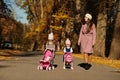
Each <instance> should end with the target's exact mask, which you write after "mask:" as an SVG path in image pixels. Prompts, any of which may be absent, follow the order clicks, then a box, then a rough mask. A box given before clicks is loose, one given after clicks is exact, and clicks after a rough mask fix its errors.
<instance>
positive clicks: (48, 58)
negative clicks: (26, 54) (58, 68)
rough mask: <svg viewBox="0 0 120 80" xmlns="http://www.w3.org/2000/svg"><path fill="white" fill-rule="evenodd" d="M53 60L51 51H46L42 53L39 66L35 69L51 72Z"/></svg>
mask: <svg viewBox="0 0 120 80" xmlns="http://www.w3.org/2000/svg"><path fill="white" fill-rule="evenodd" d="M53 59H54V54H53V50H51V49H46V50H45V52H44V56H43V58H42V60H40V61H39V63H40V64H39V65H38V67H37V69H38V70H43V69H45V70H51V69H54V66H53Z"/></svg>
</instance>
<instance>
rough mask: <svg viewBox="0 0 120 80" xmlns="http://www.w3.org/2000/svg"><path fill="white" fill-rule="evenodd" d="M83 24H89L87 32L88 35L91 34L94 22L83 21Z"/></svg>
mask: <svg viewBox="0 0 120 80" xmlns="http://www.w3.org/2000/svg"><path fill="white" fill-rule="evenodd" d="M83 24H87V31H86V34H87V33H89V32H90V31H91V29H92V25H93V22H92V20H89V22H85V20H84V21H83Z"/></svg>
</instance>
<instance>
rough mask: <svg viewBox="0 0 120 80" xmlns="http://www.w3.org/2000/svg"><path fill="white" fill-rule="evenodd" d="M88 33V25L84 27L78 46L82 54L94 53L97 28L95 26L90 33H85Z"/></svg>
mask: <svg viewBox="0 0 120 80" xmlns="http://www.w3.org/2000/svg"><path fill="white" fill-rule="evenodd" d="M86 31H87V24H84V25H82V27H81V30H80V34H79V39H78V44H80V52H81V53H93V46H94V44H95V39H96V28H95V24H93V25H92V28H91V30H90V32H89V33H86V34H85V33H84V32H86Z"/></svg>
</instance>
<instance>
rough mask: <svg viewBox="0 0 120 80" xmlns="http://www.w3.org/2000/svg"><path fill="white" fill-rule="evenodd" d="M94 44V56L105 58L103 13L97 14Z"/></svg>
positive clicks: (104, 19)
mask: <svg viewBox="0 0 120 80" xmlns="http://www.w3.org/2000/svg"><path fill="white" fill-rule="evenodd" d="M97 21H98V23H97V29H96V32H97V35H96V44H95V47H94V55H97V56H102V57H105V37H106V25H107V24H106V21H107V15H106V14H103V13H99V14H98V20H97Z"/></svg>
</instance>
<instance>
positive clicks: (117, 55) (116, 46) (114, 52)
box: [109, 2, 120, 59]
mask: <svg viewBox="0 0 120 80" xmlns="http://www.w3.org/2000/svg"><path fill="white" fill-rule="evenodd" d="M118 9H119V10H120V2H119V7H118ZM119 10H118V11H119ZM109 58H110V59H120V12H118V13H117V17H116V23H115V28H114V32H113V39H112V43H111V48H110V54H109Z"/></svg>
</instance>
